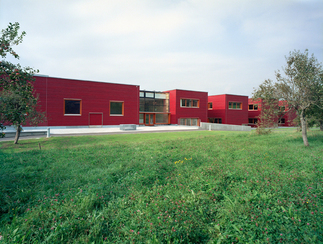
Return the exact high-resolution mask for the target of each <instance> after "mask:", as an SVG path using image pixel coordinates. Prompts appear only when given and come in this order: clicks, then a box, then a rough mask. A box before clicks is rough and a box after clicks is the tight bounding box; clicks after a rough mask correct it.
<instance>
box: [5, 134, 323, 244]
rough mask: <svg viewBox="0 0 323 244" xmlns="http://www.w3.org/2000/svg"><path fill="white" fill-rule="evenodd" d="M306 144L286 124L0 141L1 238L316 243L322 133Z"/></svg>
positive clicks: (321, 213)
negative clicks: (265, 130) (263, 130)
mask: <svg viewBox="0 0 323 244" xmlns="http://www.w3.org/2000/svg"><path fill="white" fill-rule="evenodd" d="M39 143H40V144H41V150H40V149H39ZM309 143H310V147H308V148H306V147H304V146H303V142H302V138H301V135H300V133H297V132H295V130H290V129H286V130H285V129H284V130H283V129H277V130H275V131H274V132H273V133H272V134H270V135H265V136H258V135H256V134H255V133H254V132H214V131H212V132H210V131H196V132H174V133H151V134H128V135H107V136H78V137H53V138H49V139H46V138H44V139H40V140H21V141H20V142H19V145H14V144H13V143H12V142H1V143H0V148H1V149H0V235H1V236H2V241H0V243H2V242H3V243H219V242H222V243H278V242H283V243H323V229H322V222H323V194H322V192H323V187H322V183H323V175H322V173H323V160H322V157H323V146H322V143H323V133H322V132H320V131H318V130H313V131H310V132H309Z"/></svg>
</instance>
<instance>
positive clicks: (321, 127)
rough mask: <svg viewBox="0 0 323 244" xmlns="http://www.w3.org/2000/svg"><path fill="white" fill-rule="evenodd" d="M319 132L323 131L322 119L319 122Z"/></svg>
mask: <svg viewBox="0 0 323 244" xmlns="http://www.w3.org/2000/svg"><path fill="white" fill-rule="evenodd" d="M320 130H321V131H323V119H322V120H320Z"/></svg>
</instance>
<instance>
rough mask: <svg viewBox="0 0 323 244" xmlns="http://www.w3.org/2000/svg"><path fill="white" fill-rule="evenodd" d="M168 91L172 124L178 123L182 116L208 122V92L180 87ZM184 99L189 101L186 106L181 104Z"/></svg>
mask: <svg viewBox="0 0 323 244" xmlns="http://www.w3.org/2000/svg"><path fill="white" fill-rule="evenodd" d="M166 92H169V104H170V108H169V109H170V113H171V121H170V122H171V124H178V123H179V122H178V121H179V119H181V118H197V119H199V121H200V122H207V92H200V91H188V90H178V89H176V90H170V91H166ZM183 99H185V100H186V101H187V103H186V104H185V106H182V104H181V100H183ZM193 100H194V101H193ZM193 102H194V104H193ZM196 103H197V105H196Z"/></svg>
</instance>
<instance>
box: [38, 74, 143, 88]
mask: <svg viewBox="0 0 323 244" xmlns="http://www.w3.org/2000/svg"><path fill="white" fill-rule="evenodd" d="M34 76H38V77H47V78H54V79H64V80H74V81H86V82H99V83H108V84H116V85H125V86H137V87H140V86H139V85H133V84H124V83H116V82H110V81H94V80H81V79H74V78H63V77H54V76H49V75H42V74H34Z"/></svg>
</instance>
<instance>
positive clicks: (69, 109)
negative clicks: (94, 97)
mask: <svg viewBox="0 0 323 244" xmlns="http://www.w3.org/2000/svg"><path fill="white" fill-rule="evenodd" d="M64 115H82V100H81V99H64Z"/></svg>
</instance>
